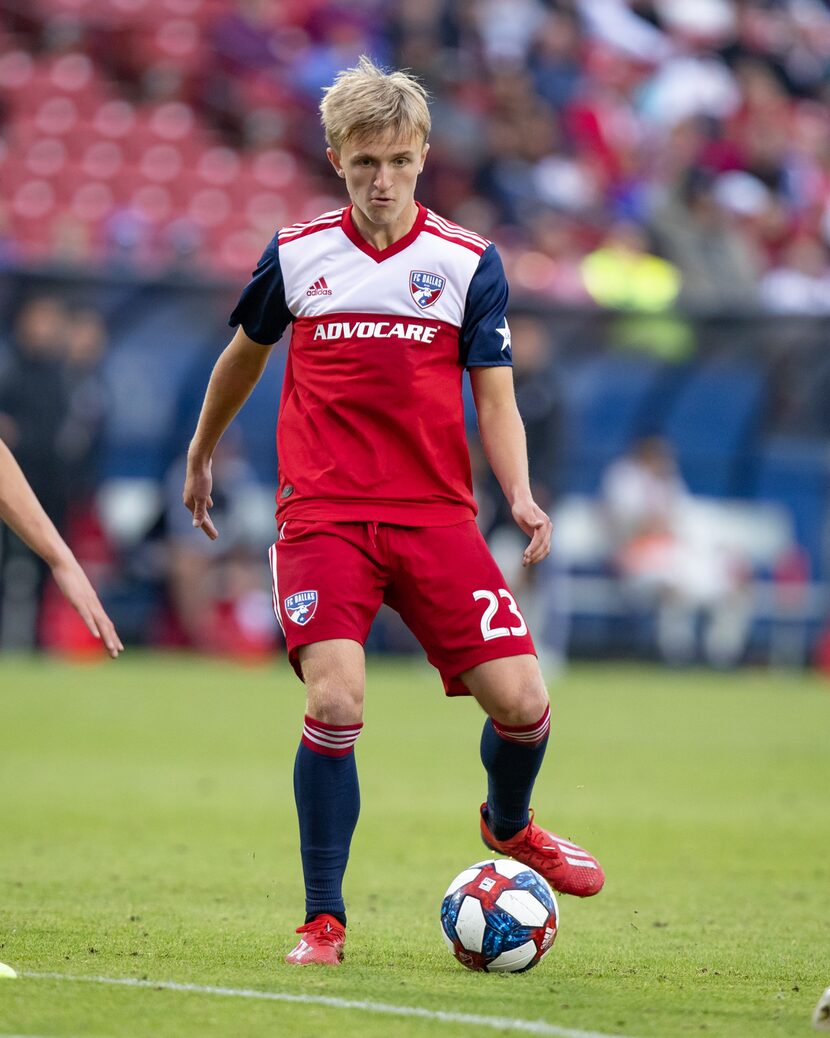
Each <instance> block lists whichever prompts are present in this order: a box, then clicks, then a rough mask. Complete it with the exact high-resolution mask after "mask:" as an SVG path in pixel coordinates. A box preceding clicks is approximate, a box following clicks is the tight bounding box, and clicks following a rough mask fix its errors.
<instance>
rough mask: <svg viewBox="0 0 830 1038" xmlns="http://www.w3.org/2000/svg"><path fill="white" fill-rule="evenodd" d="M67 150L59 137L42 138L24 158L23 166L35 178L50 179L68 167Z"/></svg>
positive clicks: (31, 147) (31, 146)
mask: <svg viewBox="0 0 830 1038" xmlns="http://www.w3.org/2000/svg"><path fill="white" fill-rule="evenodd" d="M67 158H68V155H67V149H66V145H65V144H64V142H63V141H62V140H60V139H59V138H57V137H41V138H40V139H39V140H36V141H34V142H33V143H32V144H31V145H30V146H29V148H28V149H27V151H26V154H25V155H24V157H23V165H24V167H25V168H26V170H27V171H28V172H29V173H30V174H31V175H32V176H34V177H44V178H50V177H54V176H56V175H57V174H59V173H60V172H61V170H62V169H63V168H64V167H65V166H66V162H67Z"/></svg>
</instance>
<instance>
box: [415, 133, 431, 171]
mask: <svg viewBox="0 0 830 1038" xmlns="http://www.w3.org/2000/svg"><path fill="white" fill-rule="evenodd" d="M428 151H429V145H428V144H427V143H426V141H424V146H423V148H422V149H421V168H420V169H419V170H418V172H419V173H423V172H424V163H425V162H426V160H427V152H428Z"/></svg>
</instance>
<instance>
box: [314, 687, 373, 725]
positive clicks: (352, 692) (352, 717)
mask: <svg viewBox="0 0 830 1038" xmlns="http://www.w3.org/2000/svg"><path fill="white" fill-rule="evenodd" d="M306 714H308V716H309V717H313V718H314V719H315V720H316V721H322V722H323V723H324V724H360V723H361V722H362V721H363V689H362V688H356V687H354V686H349V685H348V684H346V683H339V684H338V683H337V682H331V683H328V682H318V683H315V684H314V685H312V686H310V687H309V688H308V702H307V704H306Z"/></svg>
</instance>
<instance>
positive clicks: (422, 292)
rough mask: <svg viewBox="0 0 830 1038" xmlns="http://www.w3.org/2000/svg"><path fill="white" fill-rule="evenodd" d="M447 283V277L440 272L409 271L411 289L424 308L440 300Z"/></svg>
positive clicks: (416, 300)
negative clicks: (443, 276)
mask: <svg viewBox="0 0 830 1038" xmlns="http://www.w3.org/2000/svg"><path fill="white" fill-rule="evenodd" d="M446 283H447V279H446V278H442V277H441V275H440V274H431V273H430V272H429V271H428V270H412V271H410V273H409V291H410V292H411V293H412V298H413V299H414V300H415V302H416V303H417V304H418V306H420V308H421V309H422V310H426V308H427V307H428V306H432V304H433V303H437V302H438V298H439V296H440V295H441V293H442V292H443V291H444V285H446Z"/></svg>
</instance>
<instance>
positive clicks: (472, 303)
mask: <svg viewBox="0 0 830 1038" xmlns="http://www.w3.org/2000/svg"><path fill="white" fill-rule="evenodd" d="M459 345H460V349H461V358H460V359H461V363H462V364H463V365H464V366H465V367H467V368H501V367H510V366H512V364H513V354H512V352H511V349H510V328H509V327H508V325H507V278H506V277H505V276H504V267H503V266H502V262H501V256H499V254H498V252H497V251H496V246H495V245H488V246H487V248H486V249H485V250H484V252H483V253H482V256H481V259H480V260H479V263H478V268H477V269H476V272H475V274H473V277H472V280H471V281H470V287H469V289H468V290H467V302H466V304H465V306H464V320H463V323H462V325H461V336H460V343H459Z"/></svg>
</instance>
